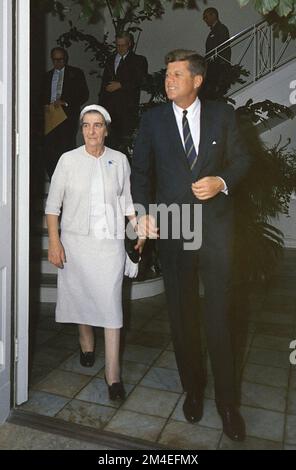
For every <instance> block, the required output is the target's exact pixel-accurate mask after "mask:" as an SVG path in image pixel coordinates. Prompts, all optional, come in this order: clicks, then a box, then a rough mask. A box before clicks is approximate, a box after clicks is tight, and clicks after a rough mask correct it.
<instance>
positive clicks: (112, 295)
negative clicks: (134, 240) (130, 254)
mask: <svg viewBox="0 0 296 470" xmlns="http://www.w3.org/2000/svg"><path fill="white" fill-rule="evenodd" d="M61 242H62V244H63V246H64V249H65V254H66V260H67V262H66V263H65V264H64V269H59V270H58V293H57V306H56V321H57V322H61V323H78V324H81V325H92V326H101V327H104V328H121V327H122V281H123V272H124V264H125V248H124V240H117V239H100V238H96V237H95V236H93V235H87V236H84V235H76V234H72V233H69V232H66V233H65V232H64V233H62V236H61Z"/></svg>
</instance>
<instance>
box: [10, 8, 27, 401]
mask: <svg viewBox="0 0 296 470" xmlns="http://www.w3.org/2000/svg"><path fill="white" fill-rule="evenodd" d="M16 132H17V135H16V138H17V144H16V154H17V155H16V164H15V169H16V175H15V176H16V177H15V183H16V188H15V203H16V206H15V292H14V295H15V382H14V383H15V389H14V391H15V404H17V405H20V404H21V403H23V402H24V401H27V399H28V349H29V233H30V227H29V224H30V221H29V213H30V196H29V193H30V0H16Z"/></svg>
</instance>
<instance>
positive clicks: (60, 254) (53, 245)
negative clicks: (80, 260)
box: [48, 239, 66, 269]
mask: <svg viewBox="0 0 296 470" xmlns="http://www.w3.org/2000/svg"><path fill="white" fill-rule="evenodd" d="M48 261H49V262H50V263H51V264H54V266H56V267H57V268H61V269H63V267H64V263H66V255H65V250H64V247H63V245H62V243H61V242H60V240H54V241H52V240H50V239H49V245H48Z"/></svg>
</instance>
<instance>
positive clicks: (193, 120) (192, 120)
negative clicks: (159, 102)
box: [173, 97, 228, 195]
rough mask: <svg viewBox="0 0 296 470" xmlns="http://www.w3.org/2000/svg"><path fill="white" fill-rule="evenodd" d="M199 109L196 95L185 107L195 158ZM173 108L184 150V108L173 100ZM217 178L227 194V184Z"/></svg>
mask: <svg viewBox="0 0 296 470" xmlns="http://www.w3.org/2000/svg"><path fill="white" fill-rule="evenodd" d="M200 109H201V106H200V99H199V98H198V97H196V100H195V101H194V102H193V103H192V104H191V105H190V106H189V107H188V108H187V109H186V110H187V115H186V117H187V120H188V125H189V129H190V133H191V136H192V140H193V143H194V147H195V150H196V155H197V158H198V151H199V142H200ZM173 110H174V114H175V118H176V121H177V126H178V130H179V134H180V137H181V140H182V143H183V147H184V150H185V145H184V135H183V123H182V120H183V111H184V109H183V108H180V106H178V105H176V103H174V102H173ZM218 178H220V179H221V180H222V181H223V183H224V188H223V189H222V192H223V193H224V194H226V195H227V194H228V189H227V186H226V183H225V181H224V179H223V178H221V177H220V176H218Z"/></svg>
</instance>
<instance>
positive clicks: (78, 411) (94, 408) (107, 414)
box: [57, 400, 115, 429]
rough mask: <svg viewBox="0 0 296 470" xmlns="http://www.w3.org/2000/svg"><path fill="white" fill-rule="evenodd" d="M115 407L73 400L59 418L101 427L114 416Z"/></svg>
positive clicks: (59, 414)
mask: <svg viewBox="0 0 296 470" xmlns="http://www.w3.org/2000/svg"><path fill="white" fill-rule="evenodd" d="M114 413H115V409H114V408H111V407H109V406H102V405H97V404H95V403H86V402H84V401H80V400H72V401H71V402H70V403H68V405H67V406H65V407H64V408H63V409H62V410H61V411H60V412H59V413H58V414H57V418H59V419H63V420H64V421H69V422H71V423H77V424H81V425H83V426H90V427H92V428H96V429H101V428H103V427H104V425H105V424H106V423H108V421H109V420H110V419H111V418H112V416H113V415H114Z"/></svg>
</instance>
